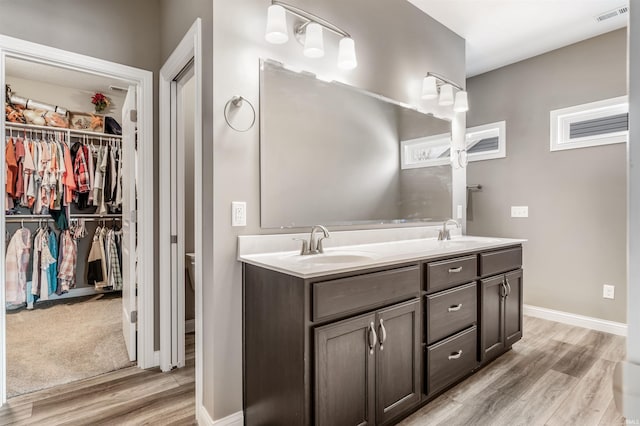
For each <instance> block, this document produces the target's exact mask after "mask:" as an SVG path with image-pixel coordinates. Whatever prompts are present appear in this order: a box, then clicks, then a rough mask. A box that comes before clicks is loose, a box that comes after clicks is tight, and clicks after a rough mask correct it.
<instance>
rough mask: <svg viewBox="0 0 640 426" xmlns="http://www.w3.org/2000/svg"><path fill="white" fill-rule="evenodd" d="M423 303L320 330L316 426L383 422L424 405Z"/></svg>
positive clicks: (382, 311)
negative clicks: (418, 405) (421, 363)
mask: <svg viewBox="0 0 640 426" xmlns="http://www.w3.org/2000/svg"><path fill="white" fill-rule="evenodd" d="M421 318H422V315H421V306H420V300H419V299H416V300H413V301H410V302H408V303H402V304H399V305H394V306H392V307H390V308H386V309H382V310H380V311H377V312H375V313H371V314H366V315H361V316H358V317H356V318H351V319H347V320H343V321H338V322H337V323H332V324H329V325H326V326H322V327H319V328H316V329H315V358H316V362H315V377H316V407H315V409H316V410H315V412H316V424H317V425H323V426H333V425H371V424H382V423H385V422H386V421H388V420H390V419H392V418H394V417H396V416H397V415H399V414H402V413H403V412H405V411H407V410H410V409H411V408H413V407H414V406H415V405H416V404H418V403H419V402H420V394H421V386H420V384H421V381H420V352H421V339H420V330H421V329H420V322H421Z"/></svg>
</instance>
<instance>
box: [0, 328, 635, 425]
mask: <svg viewBox="0 0 640 426" xmlns="http://www.w3.org/2000/svg"><path fill="white" fill-rule="evenodd" d="M194 347H195V345H194V339H193V335H188V336H187V367H185V368H182V369H179V370H175V371H173V372H171V373H162V372H160V371H159V370H157V369H152V370H139V369H137V368H135V367H134V368H127V369H123V370H119V371H115V372H113V373H108V374H104V375H102V376H98V377H94V378H91V379H87V380H83V381H79V382H75V383H70V384H68V385H63V386H59V387H56V388H51V389H47V390H43V391H39V392H36V393H32V394H29V395H23V396H20V397H16V398H13V399H11V400H9V402H8V404H7V405H6V406H5V407H3V408H2V409H0V425H9V424H11V425H14V424H15V425H33V424H37V425H84V424H91V425H141V424H149V425H193V424H195V411H194V410H195V390H194V387H195V377H194V374H195V372H194V369H195V361H194ZM624 357H625V339H624V338H623V337H620V336H614V335H611V334H607V333H601V332H598V331H593V330H586V329H583V328H578V327H572V326H568V325H565V324H560V323H555V322H551V321H545V320H542V319H538V318H532V317H525V318H524V337H523V339H522V340H521V341H520V342H518V343H516V344H515V345H514V347H513V349H512V350H511V351H509V352H508V353H506V354H504V355H503V356H501V357H500V358H498V359H497V360H496V361H494V362H493V363H491V364H490V365H489V366H487V367H486V368H484V369H482V370H481V371H479V372H478V373H476V374H475V375H473V376H471V377H469V378H468V379H466V380H465V381H463V382H462V383H460V384H458V385H457V386H455V387H454V388H452V389H450V390H449V391H447V392H446V393H444V394H443V395H441V396H440V397H438V398H437V399H435V400H434V401H431V402H430V403H429V404H428V405H427V406H425V407H423V408H422V409H420V410H419V411H417V412H416V413H414V414H413V415H412V416H411V417H409V418H407V419H405V420H404V421H403V422H402V423H401V425H402V426H418V425H420V426H422V425H447V426H455V425H474V426H475V425H491V426H499V425H580V426H582V425H594V426H596V425H606V426H609V425H624V424H625V421H624V419H623V418H622V417H621V416H620V414H619V413H618V412H617V411H616V409H615V404H614V403H613V393H612V390H611V380H612V375H613V372H612V371H613V370H612V369H613V366H614V365H615V363H616V362H617V361H620V360H622V359H624Z"/></svg>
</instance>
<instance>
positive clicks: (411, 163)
mask: <svg viewBox="0 0 640 426" xmlns="http://www.w3.org/2000/svg"><path fill="white" fill-rule="evenodd" d="M450 149H451V133H443V134H440V135H435V136H429V137H426V138H418V139H411V140H407V141H402V142H401V143H400V156H401V162H402V164H401V166H402V169H403V170H404V169H415V168H418V167H432V166H444V165H447V164H449V162H450V157H451V154H450Z"/></svg>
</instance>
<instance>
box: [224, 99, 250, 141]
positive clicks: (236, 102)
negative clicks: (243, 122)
mask: <svg viewBox="0 0 640 426" xmlns="http://www.w3.org/2000/svg"><path fill="white" fill-rule="evenodd" d="M245 102H246V103H247V104H249V106H250V107H251V112H252V113H253V118H252V119H251V124H249V126H248V127H247V128H246V129H239V128H237V127H235V126H234V125H233V124H231V122H230V121H229V109H230V107H231V106H233V107H234V108H242V105H243V104H244V103H245ZM224 121H226V122H227V125H228V126H229V127H231V128H232V129H233V130H235V131H236V132H240V133H244V132H246V131H249V130H250V129H251V128H252V127H253V125H254V124H256V109H255V108H254V107H253V104H252V103H251V102H249V100H248V99H247V98H244V97H242V96H240V95H236V96H234V97H232V98H231V99H229V100H228V101H227V103H226V104H225V106H224Z"/></svg>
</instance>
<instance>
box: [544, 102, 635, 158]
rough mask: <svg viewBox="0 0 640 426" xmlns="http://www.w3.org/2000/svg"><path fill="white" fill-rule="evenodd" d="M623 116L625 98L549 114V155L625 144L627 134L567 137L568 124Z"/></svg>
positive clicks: (626, 110)
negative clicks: (569, 150) (550, 153)
mask: <svg viewBox="0 0 640 426" xmlns="http://www.w3.org/2000/svg"><path fill="white" fill-rule="evenodd" d="M623 113H629V98H628V96H626V95H625V96H618V97H615V98H610V99H605V100H602V101H596V102H589V103H586V104H581V105H575V106H571V107H567V108H561V109H556V110H553V111H551V112H550V113H549V117H550V125H551V126H550V137H549V149H550V151H551V152H554V151H566V150H568V149H578V148H589V147H594V146H602V145H611V144H616V143H626V142H627V141H628V140H629V131H628V130H626V131H620V132H612V133H605V134H602V135H594V136H584V137H581V138H574V139H571V137H570V130H571V124H572V123H576V122H580V121H586V120H592V119H596V118H604V117H609V116H612V115H616V114H623Z"/></svg>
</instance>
